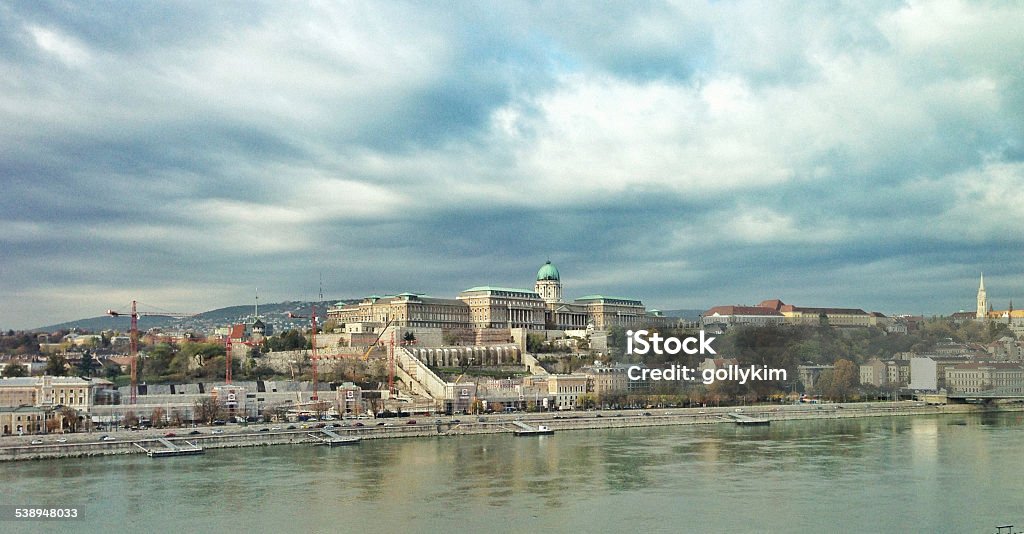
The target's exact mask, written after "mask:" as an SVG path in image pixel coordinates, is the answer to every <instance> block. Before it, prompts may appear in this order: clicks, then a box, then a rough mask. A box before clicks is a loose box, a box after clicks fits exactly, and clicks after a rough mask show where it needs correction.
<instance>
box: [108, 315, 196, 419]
mask: <svg viewBox="0 0 1024 534" xmlns="http://www.w3.org/2000/svg"><path fill="white" fill-rule="evenodd" d="M107 315H109V316H111V317H121V316H124V315H128V316H129V317H131V320H132V323H131V331H130V334H129V335H130V338H129V339H130V344H129V347H130V353H131V389H130V399H131V400H130V401H129V402H130V403H131V404H135V403H136V402H137V400H138V394H139V364H138V359H139V317H176V318H185V317H194V316H195V315H197V314H195V313H174V312H139V311H138V309H137V303H136V301H134V300H133V301H132V311H131V313H124V312H119V311H115V310H107Z"/></svg>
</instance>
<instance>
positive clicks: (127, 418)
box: [124, 410, 139, 428]
mask: <svg viewBox="0 0 1024 534" xmlns="http://www.w3.org/2000/svg"><path fill="white" fill-rule="evenodd" d="M138 425H139V416H137V415H135V411H134V410H128V411H127V412H125V414H124V426H126V427H129V428H130V427H133V426H138Z"/></svg>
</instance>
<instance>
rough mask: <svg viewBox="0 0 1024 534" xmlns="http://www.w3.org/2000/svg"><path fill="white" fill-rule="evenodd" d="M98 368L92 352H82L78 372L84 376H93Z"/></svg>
mask: <svg viewBox="0 0 1024 534" xmlns="http://www.w3.org/2000/svg"><path fill="white" fill-rule="evenodd" d="M95 370H96V359H95V358H93V357H92V352H90V351H85V352H83V353H82V361H81V362H79V364H78V374H80V375H82V376H92V374H93V372H94V371H95Z"/></svg>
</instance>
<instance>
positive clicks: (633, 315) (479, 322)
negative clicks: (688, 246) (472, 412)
mask: <svg viewBox="0 0 1024 534" xmlns="http://www.w3.org/2000/svg"><path fill="white" fill-rule="evenodd" d="M327 316H328V318H330V319H333V320H335V321H337V322H338V323H341V324H348V323H374V324H378V325H381V326H383V325H384V324H387V323H388V322H389V321H390V322H391V324H393V325H394V326H401V327H413V328H415V327H422V328H441V329H444V330H449V331H464V332H475V333H477V334H479V333H480V332H483V331H488V330H491V331H504V330H511V329H524V330H579V329H585V328H588V327H593V328H595V329H597V330H607V329H609V328H612V327H615V326H623V327H631V326H635V325H639V324H646V323H648V322H659V323H663V322H665V321H667V319H666V318H665V317H663V316H661V315H659V314H656V313H653V312H652V313H648V312H647V310H646V309H645V307H644V304H643V302H641V301H640V300H637V299H630V298H622V297H610V296H605V295H588V296H585V297H580V298H578V299H576V300H575V301H573V302H563V301H562V280H561V275H560V273H559V272H558V268H557V267H555V266H554V264H552V263H551V262H550V261H547V262H545V263H544V265H542V266H541V268H540V269H539V270H538V271H537V279H536V283H535V284H534V288H533V290H529V289H520V288H509V287H497V286H477V287H472V288H469V289H467V290H465V291H462V292H461V293H459V295H458V296H457V297H456V298H455V299H443V298H434V297H427V296H425V295H419V294H415V293H400V294H398V295H393V296H384V297H381V296H376V295H374V296H370V297H366V298H365V299H363V300H362V301H361V302H359V303H356V304H339V305H337V306H334V307H332V308H330V309H328V310H327ZM497 338H502V339H507V338H508V336H507V335H499V336H496V337H495V339H497ZM476 339H487V337H486V336H485V337H483V338H482V337H481V336H479V335H477V336H476Z"/></svg>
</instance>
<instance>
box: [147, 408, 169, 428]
mask: <svg viewBox="0 0 1024 534" xmlns="http://www.w3.org/2000/svg"><path fill="white" fill-rule="evenodd" d="M164 419H165V412H164V409H163V408H160V407H159V406H158V407H156V408H153V413H152V415H150V416H149V423H150V424H151V425H153V428H163V427H164V423H165V422H166V421H165V420H164Z"/></svg>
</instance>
